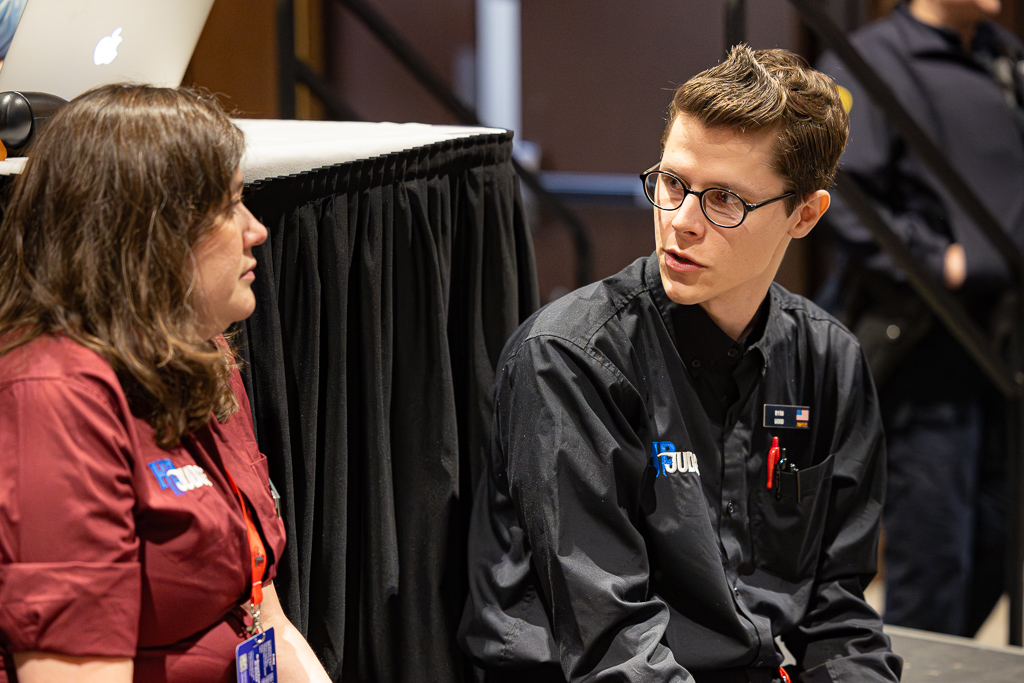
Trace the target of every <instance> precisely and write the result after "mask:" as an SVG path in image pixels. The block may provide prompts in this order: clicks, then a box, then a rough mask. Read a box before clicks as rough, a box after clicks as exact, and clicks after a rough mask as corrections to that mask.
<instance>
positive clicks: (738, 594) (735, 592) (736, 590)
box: [732, 588, 740, 598]
mask: <svg viewBox="0 0 1024 683" xmlns="http://www.w3.org/2000/svg"><path fill="white" fill-rule="evenodd" d="M732 594H733V595H735V596H736V597H737V598H738V597H740V589H739V588H733V589H732Z"/></svg>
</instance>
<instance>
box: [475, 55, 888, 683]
mask: <svg viewBox="0 0 1024 683" xmlns="http://www.w3.org/2000/svg"><path fill="white" fill-rule="evenodd" d="M846 133H847V118H846V114H845V113H844V112H843V110H842V106H841V104H840V102H839V98H838V95H837V93H836V90H835V88H834V86H833V85H832V83H831V81H829V80H828V79H827V78H826V77H824V76H822V75H821V74H819V73H817V72H816V71H813V70H811V69H810V68H808V67H807V66H806V64H805V63H804V62H803V60H801V59H799V58H798V57H795V56H794V55H791V54H790V53H788V52H785V51H781V50H771V51H763V52H756V53H755V52H753V51H751V50H750V49H748V48H746V47H738V48H735V49H734V50H733V51H732V53H731V54H730V56H729V58H728V60H726V61H725V62H723V63H722V64H720V65H719V66H717V67H714V68H712V69H710V70H708V71H706V72H704V73H702V74H699V75H698V76H696V77H694V78H692V79H691V80H689V81H688V82H687V83H685V84H684V85H683V86H682V87H681V88H679V90H678V91H677V92H676V95H675V98H674V99H673V102H672V107H671V109H670V111H669V123H668V126H667V128H666V131H665V134H664V137H663V140H662V158H661V161H660V162H659V164H658V165H656V166H655V167H653V168H652V169H650V170H649V171H647V172H645V173H644V174H642V176H641V178H642V181H643V184H644V188H645V192H646V194H647V197H648V199H650V200H651V202H652V203H653V204H654V205H655V207H656V208H655V209H654V223H655V239H656V247H657V248H656V251H655V253H654V254H653V255H652V256H650V257H648V258H646V259H641V260H639V261H637V262H636V263H634V264H632V265H630V266H629V267H627V268H626V269H625V270H623V271H622V272H621V273H619V274H617V275H615V276H613V277H611V278H608V279H606V280H603V281H601V282H598V283H596V284H593V285H590V286H589V287H585V288H583V289H581V290H579V291H577V292H574V293H572V294H569V295H567V296H565V297H563V298H562V299H559V300H558V301H556V302H554V303H552V304H551V305H549V306H547V307H546V308H544V309H543V310H541V311H540V312H538V313H537V314H536V315H534V316H533V317H532V318H530V319H529V320H528V321H527V322H526V323H525V324H524V325H523V326H522V327H521V328H520V329H519V330H518V331H517V332H516V333H515V334H514V335H513V337H512V338H511V339H510V341H509V342H508V344H507V345H506V347H505V350H504V352H503V354H502V358H501V360H500V361H499V364H498V367H499V370H498V379H497V386H496V393H495V421H494V425H493V433H492V444H491V449H490V452H489V453H488V462H487V471H486V474H485V477H484V479H483V482H482V486H481V488H480V489H479V490H478V493H477V499H476V502H475V509H474V514H473V518H472V528H471V534H470V549H469V550H470V584H471V585H470V597H469V601H468V603H467V606H466V611H465V613H464V615H463V622H462V626H461V629H460V642H461V644H462V646H463V648H464V649H465V650H466V651H467V652H468V653H469V654H470V656H471V657H472V658H473V659H474V661H475V662H477V663H478V664H479V665H480V666H481V667H482V668H483V669H484V670H485V672H486V680H490V681H512V680H514V681H530V682H531V683H540V682H541V681H548V680H558V681H564V680H570V681H584V680H602V681H603V680H607V681H612V680H614V681H651V682H653V681H658V682H659V683H661V682H669V681H671V682H679V683H682V682H685V681H696V682H697V683H710V682H715V683H720V682H729V681H743V682H747V681H765V682H767V681H775V680H788V675H787V674H786V673H785V672H784V671H783V670H781V669H780V665H781V664H782V662H783V656H782V654H781V652H780V650H779V648H778V647H777V644H776V640H775V638H776V637H777V636H781V637H782V640H783V642H784V643H785V644H786V646H787V647H788V649H789V650H790V651H791V652H792V654H793V655H794V656H795V658H796V664H795V666H794V667H793V668H794V670H796V671H799V672H800V676H801V677H802V679H801V680H804V681H826V680H827V681H837V680H838V681H851V682H852V681H857V682H858V683H859V682H862V681H895V680H898V677H899V672H900V668H901V662H900V660H899V658H898V657H896V656H895V655H893V654H892V653H891V651H890V648H889V642H888V639H887V638H886V637H885V636H884V635H883V634H882V627H881V620H880V619H879V617H878V615H877V614H876V613H875V612H874V611H873V610H872V609H871V608H870V607H869V606H868V604H867V603H866V602H865V600H864V596H863V588H864V587H865V586H866V585H867V583H868V582H869V581H870V579H871V577H872V576H873V575H874V573H875V558H876V551H877V542H878V527H879V515H880V512H881V507H882V494H883V490H884V483H885V482H884V472H885V467H884V447H883V442H882V434H881V426H880V421H879V417H878V412H877V408H876V405H875V395H874V389H873V387H872V383H871V379H870V376H869V374H868V371H867V369H866V366H865V364H864V362H863V358H862V356H861V353H860V349H859V347H858V345H857V342H856V340H855V339H854V338H853V336H852V335H851V334H850V333H849V332H848V331H847V330H846V329H845V328H843V327H842V326H841V325H839V324H838V323H836V322H835V321H834V320H833V319H832V318H830V317H829V316H828V315H827V314H825V313H824V312H822V311H821V310H820V309H818V308H816V307H815V306H814V305H813V304H810V303H809V302H807V301H806V300H804V299H803V298H801V297H798V296H794V295H792V294H790V293H789V292H787V291H786V290H785V289H783V288H782V287H780V286H778V285H776V284H773V283H772V280H773V278H774V276H775V273H776V271H777V270H778V267H779V264H780V263H781V261H782V257H783V255H784V254H785V251H786V247H787V246H788V244H789V242H790V240H792V239H794V238H800V237H803V236H804V235H806V234H807V233H808V232H809V231H810V230H811V229H812V228H813V227H814V224H815V223H816V222H817V220H818V219H819V218H820V217H821V215H822V213H824V211H825V210H826V209H827V208H828V204H829V194H828V192H827V191H826V189H825V188H826V187H828V185H829V184H830V182H831V180H832V177H833V175H834V173H835V168H836V164H837V163H838V159H839V156H840V154H841V152H842V149H843V146H844V144H845V141H846Z"/></svg>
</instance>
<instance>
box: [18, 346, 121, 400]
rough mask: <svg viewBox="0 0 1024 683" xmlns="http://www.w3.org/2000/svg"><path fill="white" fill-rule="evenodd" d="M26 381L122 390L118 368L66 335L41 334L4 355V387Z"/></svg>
mask: <svg viewBox="0 0 1024 683" xmlns="http://www.w3.org/2000/svg"><path fill="white" fill-rule="evenodd" d="M8 339H9V337H8V338H5V339H3V340H0V341H2V342H6V341H8ZM22 382H32V383H39V384H45V385H50V384H54V385H58V386H59V385H64V386H69V387H70V386H76V387H81V386H92V387H94V388H95V389H96V390H100V391H104V393H106V392H110V391H113V392H114V393H115V394H121V393H122V392H121V385H120V382H118V380H117V375H116V374H115V373H114V369H113V368H112V367H110V363H108V362H107V360H106V359H105V358H103V356H101V355H100V354H98V353H97V352H95V351H93V350H92V349H90V348H87V347H86V346H83V345H82V344H80V343H78V342H77V341H75V340H73V339H71V338H70V337H67V336H66V335H62V334H43V335H40V336H38V337H36V338H35V339H32V340H31V341H29V342H27V343H25V344H23V345H21V346H18V347H16V348H14V349H12V350H10V351H8V352H7V353H5V354H3V355H2V356H0V390H2V389H3V388H4V387H5V386H9V385H12V384H15V383H22Z"/></svg>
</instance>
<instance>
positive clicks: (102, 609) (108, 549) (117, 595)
mask: <svg viewBox="0 0 1024 683" xmlns="http://www.w3.org/2000/svg"><path fill="white" fill-rule="evenodd" d="M111 376H112V373H111ZM122 408H123V404H120V403H119V402H118V400H117V399H116V398H115V396H114V395H113V394H112V393H109V392H106V391H105V388H104V384H103V382H102V381H95V382H93V381H92V378H88V377H84V378H81V377H80V378H73V379H72V378H67V377H63V378H59V379H55V378H28V379H22V380H19V381H15V382H11V383H9V384H6V385H3V384H0V454H2V456H3V457H0V615H2V616H0V635H2V637H3V639H4V641H5V642H4V647H5V649H7V650H9V651H22V650H45V651H49V652H55V653H60V654H67V655H83V656H84V655H97V656H108V655H109V656H133V655H134V653H135V650H136V646H137V641H138V629H139V613H140V605H141V573H140V565H139V558H138V547H139V546H138V539H137V537H136V535H135V521H134V517H133V514H132V510H133V507H134V505H135V495H134V491H133V488H132V471H131V466H130V465H129V463H128V459H127V458H126V456H125V453H126V452H127V450H128V449H130V443H129V442H130V437H129V435H128V433H127V431H126V429H125V427H124V424H123V421H122V420H121V416H120V411H121V410H122Z"/></svg>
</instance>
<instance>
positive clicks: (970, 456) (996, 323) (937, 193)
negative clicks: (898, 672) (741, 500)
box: [820, 0, 1024, 636]
mask: <svg viewBox="0 0 1024 683" xmlns="http://www.w3.org/2000/svg"><path fill="white" fill-rule="evenodd" d="M998 12H999V1H998V0H914V2H913V3H911V4H910V5H909V7H908V6H907V5H900V6H899V7H897V8H896V9H895V10H894V12H893V14H892V15H891V16H890V17H888V18H886V19H883V20H881V21H879V22H876V23H875V24H873V25H869V26H868V27H865V28H864V29H862V30H861V31H859V32H857V33H855V34H854V35H853V36H852V41H853V44H854V45H855V46H856V47H857V49H858V51H859V52H860V54H861V55H862V56H863V57H864V58H865V59H866V60H867V61H868V62H869V64H871V66H872V67H873V68H874V69H875V70H876V71H877V72H878V74H879V75H880V76H881V77H882V78H883V79H885V80H886V81H887V82H888V85H889V86H890V87H891V88H892V91H893V92H894V93H895V94H896V96H897V97H898V98H899V101H900V102H901V103H902V104H903V106H904V107H905V108H906V109H907V111H908V112H909V113H910V114H911V115H912V116H913V117H914V118H915V120H916V121H917V123H918V124H919V125H920V126H921V127H922V128H923V129H924V130H925V131H926V132H927V133H928V135H930V136H931V137H932V139H933V140H934V141H935V142H936V143H937V144H938V146H939V147H940V148H941V149H942V150H944V151H945V153H946V154H947V155H948V157H949V160H950V161H951V162H952V164H953V165H954V166H955V167H956V169H957V170H958V171H959V173H960V174H961V176H962V177H963V178H964V180H965V181H966V182H967V183H968V184H969V185H970V186H971V187H972V188H973V189H974V191H975V192H976V193H977V195H978V197H979V198H980V200H981V201H982V202H983V203H984V204H985V205H986V206H987V208H988V209H989V210H990V211H991V212H992V214H993V215H994V216H996V217H997V218H998V219H1000V220H1001V221H1002V222H1003V224H1002V226H1001V227H1003V228H1004V229H1006V230H1007V231H1008V232H1009V234H1010V235H1011V237H1012V238H1013V240H1014V241H1015V242H1016V243H1017V244H1018V245H1024V191H1022V182H1024V109H1022V102H1024V90H1022V73H1024V72H1022V69H1024V63H1022V61H1021V59H1022V58H1024V52H1022V49H1021V45H1020V44H1019V43H1018V42H1017V40H1016V39H1015V38H1014V37H1013V36H1011V35H1010V34H1009V33H1007V32H1006V31H1004V30H1002V29H1000V28H999V27H998V26H996V25H995V24H993V23H991V22H989V21H979V20H980V19H982V18H983V17H985V16H994V15H996V14H998ZM917 17H921V19H924V20H926V21H928V22H929V23H924V21H922V20H921V19H919V18H917ZM932 24H934V25H932ZM954 28H957V29H959V30H954ZM821 68H822V70H823V71H825V72H827V73H829V74H831V75H833V76H834V77H835V79H836V82H837V84H838V85H840V86H841V87H845V88H847V89H848V90H849V92H850V93H851V98H850V100H848V103H852V106H851V108H850V140H849V144H848V145H847V148H846V152H845V154H844V155H843V158H842V164H841V166H842V168H843V169H844V170H845V171H847V172H849V173H850V174H851V175H852V176H854V177H855V178H856V179H857V180H858V181H859V183H860V185H861V186H862V187H863V188H864V189H865V190H866V191H867V192H868V193H869V194H870V196H871V197H872V198H873V199H874V201H875V203H876V206H877V207H878V208H879V210H880V211H881V212H882V213H883V215H885V216H886V217H888V218H889V221H890V224H891V225H892V227H893V228H894V229H895V230H896V232H897V233H898V234H899V235H900V236H901V237H902V239H903V240H904V241H905V243H906V245H907V246H908V247H909V249H910V251H911V252H912V253H913V255H914V256H915V257H916V258H917V259H918V260H919V261H920V263H921V264H923V265H924V266H925V267H926V268H927V269H928V270H929V271H931V273H932V274H933V275H934V277H935V278H936V280H938V281H941V282H943V283H944V284H945V285H946V286H947V287H948V288H949V289H951V290H954V291H956V292H957V296H959V297H960V298H961V299H962V301H963V302H964V303H965V304H966V307H967V310H969V311H971V312H972V313H973V314H974V315H975V317H976V322H978V323H979V324H980V325H981V326H983V328H986V329H988V330H990V331H991V332H992V334H993V335H994V336H995V337H996V338H999V336H1000V334H1001V333H1000V329H1001V328H1002V327H1005V326H1006V325H1007V323H1008V316H1007V314H1006V312H1005V310H1006V309H1005V308H1003V307H1002V306H1001V302H1002V297H1003V295H1004V292H1006V289H1007V286H1008V285H1009V284H1010V282H1011V280H1010V278H1009V273H1008V271H1007V269H1006V267H1005V265H1004V264H1005V261H1004V259H1003V258H1002V257H1001V256H1000V255H999V254H998V253H996V252H995V250H994V249H993V248H992V247H991V246H990V245H989V243H988V242H987V241H986V240H985V238H984V237H983V236H982V233H981V232H980V230H979V229H978V228H977V227H976V226H975V225H974V223H973V222H972V221H971V219H970V218H968V217H967V216H966V214H965V213H964V212H963V210H962V209H960V208H959V206H958V205H957V203H956V202H954V201H952V200H951V199H950V198H949V196H948V193H947V192H946V190H945V189H944V188H943V186H942V185H941V184H940V183H939V182H938V181H937V180H936V179H935V178H934V177H933V176H932V174H931V173H929V172H928V171H927V170H926V169H925V167H924V165H923V164H922V163H921V162H920V161H919V160H918V159H917V158H915V156H914V155H913V154H911V153H910V152H909V151H908V149H907V146H906V144H905V143H904V142H903V141H902V140H901V139H900V138H899V137H898V136H897V134H896V133H895V132H894V131H893V129H892V127H891V126H890V125H889V123H888V122H887V120H886V118H885V117H884V115H883V114H882V113H881V112H879V110H878V109H877V108H876V107H875V106H874V105H873V103H872V102H871V100H870V97H869V96H868V95H867V94H866V93H865V92H864V91H863V90H862V89H861V88H860V87H859V85H858V83H857V81H856V80H855V79H854V78H853V77H852V75H850V74H849V73H848V71H847V70H846V69H845V67H844V65H843V64H842V63H841V62H840V61H839V60H838V59H836V58H835V57H834V56H830V55H826V56H825V57H824V58H823V60H822V62H821ZM824 224H825V225H827V226H828V227H830V228H832V231H831V232H832V233H833V234H834V236H835V237H836V238H837V239H838V246H839V250H838V259H839V267H838V268H837V269H836V271H835V273H834V276H833V278H832V279H831V281H829V282H827V283H826V287H825V290H824V293H823V294H822V296H821V297H820V300H821V302H822V303H823V304H824V305H825V306H826V308H829V309H831V310H832V311H833V312H836V313H839V312H841V313H842V317H843V318H844V320H845V321H846V322H848V324H850V325H851V328H852V329H853V330H854V331H855V332H856V333H857V335H858V336H859V337H860V340H861V343H862V344H863V345H864V348H865V351H866V353H867V355H868V359H869V362H870V364H871V367H872V371H873V374H874V379H875V381H876V383H877V384H878V386H879V395H880V400H881V407H882V416H883V420H884V423H885V432H886V439H887V446H888V454H889V484H888V492H887V496H886V506H887V507H886V513H885V517H884V528H885V534H886V536H885V537H886V542H885V544H884V547H885V560H884V563H883V571H884V575H885V579H886V604H885V610H884V612H883V615H884V618H885V621H886V622H887V623H891V624H897V625H901V626H907V627H912V628H920V629H927V630H933V631H942V632H945V633H951V634H956V635H963V636H971V635H974V633H975V632H976V631H977V630H978V628H979V627H980V626H981V625H982V623H984V621H985V619H986V617H987V616H988V614H989V613H990V612H991V609H992V607H993V606H994V604H995V602H996V601H997V600H998V598H999V596H1000V594H1001V593H1002V589H1003V563H1004V558H1003V554H1002V547H1003V542H1004V528H1005V521H1004V516H1005V492H1004V490H1003V487H1004V485H1005V484H1004V481H1005V477H1004V476H1003V474H1002V472H1003V459H1004V458H1005V457H1006V456H1005V449H1004V440H1003V430H1004V429H1005V414H1004V411H1005V407H1004V405H1003V404H1002V402H1001V400H1000V399H999V397H998V396H997V394H996V391H995V390H994V388H992V386H991V384H990V383H989V381H988V380H987V379H986V378H985V377H984V376H983V374H982V372H981V371H980V370H979V369H978V368H977V367H976V365H975V364H974V362H973V361H972V360H971V359H970V358H969V357H968V354H967V353H966V352H965V351H964V350H962V349H961V347H960V346H959V345H958V344H957V343H956V342H955V341H954V339H953V338H952V336H951V335H950V334H949V333H948V332H947V331H946V329H945V328H944V327H943V326H942V325H941V323H939V322H938V321H937V320H935V319H934V317H933V316H932V315H931V313H930V312H929V311H928V309H927V307H926V306H925V304H924V303H923V302H922V301H921V300H920V299H919V297H918V296H917V295H916V294H915V293H913V292H912V291H911V289H910V287H909V285H908V284H907V281H906V278H905V276H904V275H903V274H902V273H901V272H900V271H899V269H897V268H896V266H895V265H894V264H893V262H892V260H891V259H890V258H889V257H888V256H887V255H886V254H885V253H884V252H883V251H882V250H881V249H880V248H879V247H878V246H877V244H876V243H875V242H874V240H873V239H872V237H871V235H870V233H869V232H868V231H867V230H866V229H865V228H863V227H862V226H861V225H860V223H859V222H858V220H857V219H856V217H855V216H854V215H853V214H852V212H850V211H849V210H848V209H847V208H846V207H844V206H842V205H841V204H839V203H837V204H836V205H835V206H833V208H832V210H831V211H829V215H828V217H826V219H825V220H824ZM1002 333H1003V334H1004V335H1005V330H1003V332H1002Z"/></svg>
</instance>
